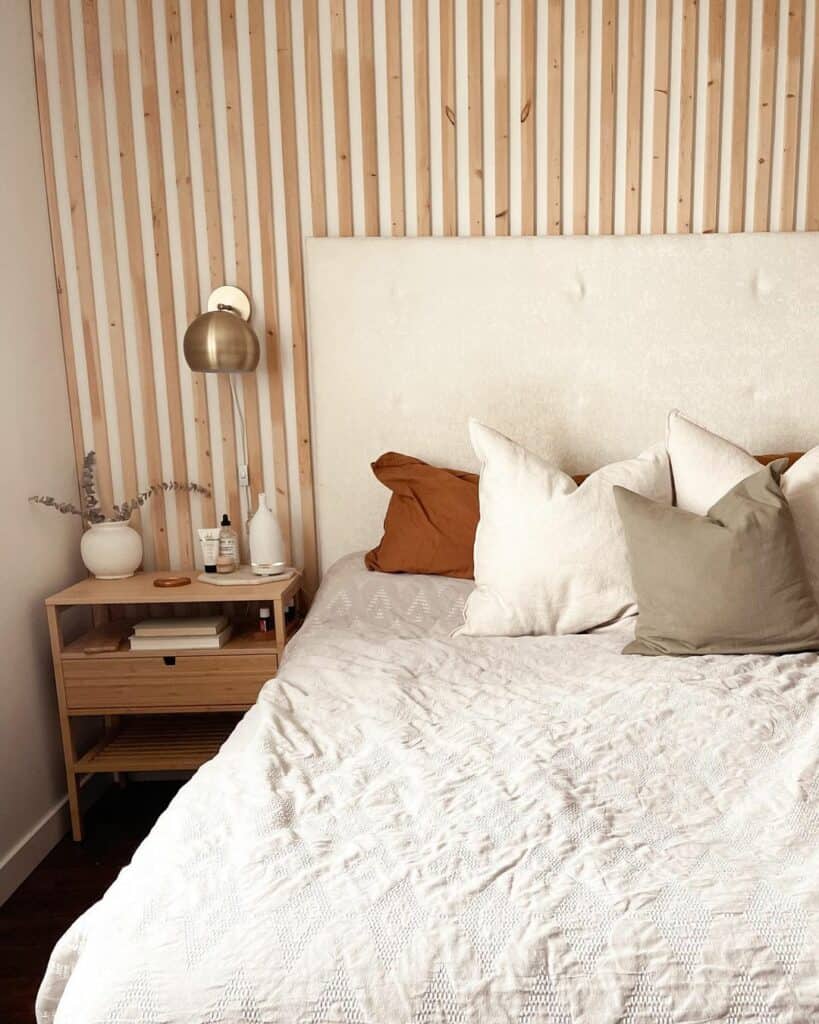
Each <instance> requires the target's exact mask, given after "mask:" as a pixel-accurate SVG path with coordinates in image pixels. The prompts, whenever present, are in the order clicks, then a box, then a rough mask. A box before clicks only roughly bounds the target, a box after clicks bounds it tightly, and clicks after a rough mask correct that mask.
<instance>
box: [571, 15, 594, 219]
mask: <svg viewBox="0 0 819 1024" xmlns="http://www.w3.org/2000/svg"><path fill="white" fill-rule="evenodd" d="M590 14H591V10H590V0H577V4H576V6H575V23H574V25H575V49H574V187H573V190H572V191H573V194H574V233H575V234H576V235H585V234H586V233H587V231H588V230H589V210H588V187H589V166H588V165H589V127H590V126H589V18H590Z"/></svg>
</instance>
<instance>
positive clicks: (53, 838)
mask: <svg viewBox="0 0 819 1024" xmlns="http://www.w3.org/2000/svg"><path fill="white" fill-rule="evenodd" d="M110 785H111V779H110V776H108V775H86V777H85V778H84V779H83V780H82V788H81V790H80V801H81V803H82V807H83V810H87V809H88V808H89V807H90V806H91V805H92V804H94V803H96V802H97V800H99V798H100V797H101V796H102V794H103V793H104V792H105V790H106V789H108V788H109V786H110ZM70 830H71V820H70V817H69V813H68V797H67V796H64V797H63V798H62V800H59V801H58V802H57V803H56V804H55V805H54V806H53V807H52V808H51V810H49V811H46V813H45V814H44V815H43V816H42V818H40V820H39V821H38V822H37V823H36V825H34V827H33V828H32V829H30V830H29V832H28V833H27V834H26V835H24V836H23V838H22V839H21V840H20V841H19V842H18V843H17V845H16V846H14V847H12V849H11V850H10V851H9V852H8V853H7V854H6V855H5V857H3V859H2V860H0V907H1V906H2V905H3V904H4V903H5V902H6V900H7V899H8V898H9V896H11V894H12V893H13V892H14V891H15V890H16V889H17V888H18V887H19V886H20V885H21V884H22V883H23V882H24V881H25V880H26V879H27V878H28V876H29V875H30V874H31V872H32V871H33V870H34V869H35V868H36V867H37V865H38V864H39V863H40V861H41V860H43V858H44V857H45V856H46V855H47V854H49V853H50V852H51V851H52V850H53V849H54V847H55V846H56V845H57V843H59V841H60V840H61V839H62V837H63V836H64V835H65V834H66V833H67V832H69V831H70Z"/></svg>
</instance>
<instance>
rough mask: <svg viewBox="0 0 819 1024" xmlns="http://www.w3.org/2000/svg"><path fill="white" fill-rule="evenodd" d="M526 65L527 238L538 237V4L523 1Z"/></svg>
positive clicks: (523, 131)
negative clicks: (535, 235) (536, 224)
mask: <svg viewBox="0 0 819 1024" xmlns="http://www.w3.org/2000/svg"><path fill="white" fill-rule="evenodd" d="M521 36H522V51H523V52H522V55H521V57H522V65H521V74H520V95H521V109H520V122H521V128H520V168H521V190H520V191H521V230H522V233H523V234H524V235H534V234H536V233H537V229H536V226H535V215H536V203H537V195H536V193H537V166H536V158H537V132H536V125H537V114H536V105H537V102H538V97H537V48H538V36H537V0H523V12H522V17H521Z"/></svg>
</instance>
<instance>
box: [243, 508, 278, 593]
mask: <svg viewBox="0 0 819 1024" xmlns="http://www.w3.org/2000/svg"><path fill="white" fill-rule="evenodd" d="M248 536H249V540H250V566H251V568H252V570H253V572H254V573H255V574H256V575H257V576H275V575H277V574H278V573H280V572H282V571H283V570H284V569H285V568H286V565H285V561H284V537H283V536H282V531H281V528H280V526H279V522H278V520H277V519H276V517H275V515H274V514H273V512H272V511H271V510H270V509H269V508H268V507H267V500H266V497H265V495H264V494H260V495H259V507H258V508H257V509H256V512H255V513H254V515H253V518H252V519H251V520H250V527H249V529H248Z"/></svg>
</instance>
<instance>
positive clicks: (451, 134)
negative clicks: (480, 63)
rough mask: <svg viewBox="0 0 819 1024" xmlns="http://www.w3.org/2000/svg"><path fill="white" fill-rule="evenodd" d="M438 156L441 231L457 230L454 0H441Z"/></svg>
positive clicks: (454, 233) (448, 232)
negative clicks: (440, 172) (440, 175)
mask: <svg viewBox="0 0 819 1024" xmlns="http://www.w3.org/2000/svg"><path fill="white" fill-rule="evenodd" d="M440 18H441V28H440V34H441V111H440V115H441V159H442V164H443V205H444V234H445V235H456V234H457V233H458V199H457V188H458V181H457V168H456V166H455V141H456V140H455V0H441V13H440Z"/></svg>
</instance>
